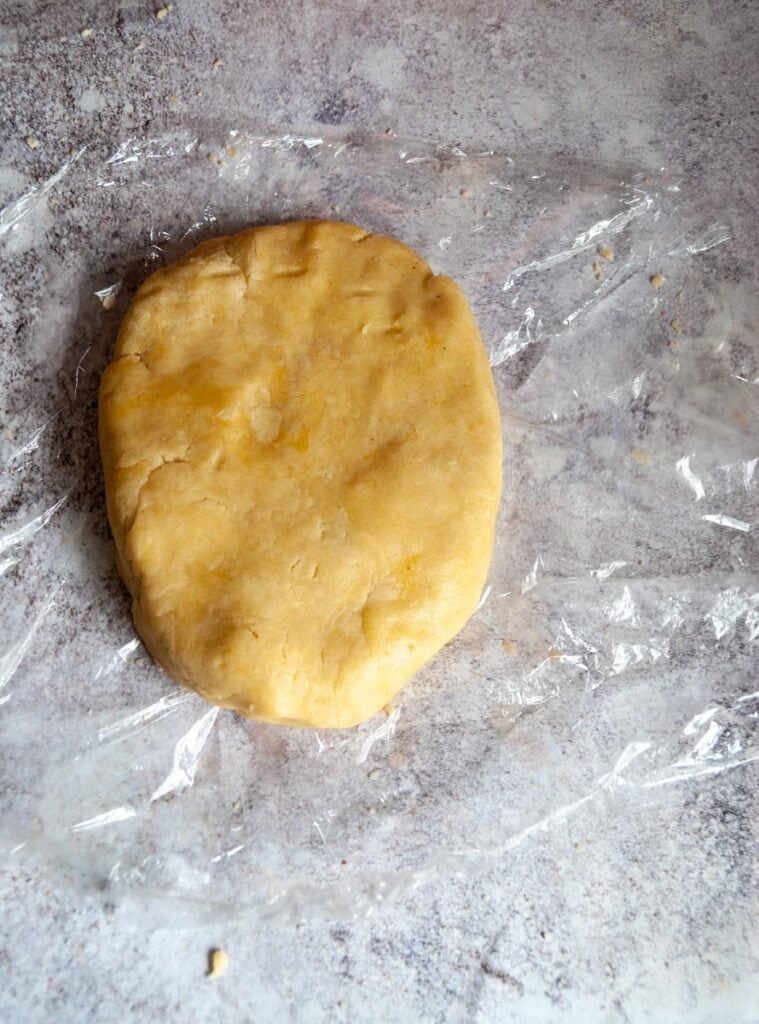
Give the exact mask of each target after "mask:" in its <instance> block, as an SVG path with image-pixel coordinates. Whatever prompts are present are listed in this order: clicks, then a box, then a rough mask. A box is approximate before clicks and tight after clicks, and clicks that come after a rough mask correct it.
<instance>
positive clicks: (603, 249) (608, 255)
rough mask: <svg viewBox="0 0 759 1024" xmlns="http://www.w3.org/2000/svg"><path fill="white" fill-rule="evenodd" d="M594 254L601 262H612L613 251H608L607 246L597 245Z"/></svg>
mask: <svg viewBox="0 0 759 1024" xmlns="http://www.w3.org/2000/svg"><path fill="white" fill-rule="evenodd" d="M596 252H597V253H598V255H599V256H600V257H601V259H602V260H607V262H609V263H612V262H613V260H614V250H613V249H610V248H609V246H608V245H599V247H598V248H597V249H596Z"/></svg>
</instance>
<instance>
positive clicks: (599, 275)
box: [593, 260, 604, 281]
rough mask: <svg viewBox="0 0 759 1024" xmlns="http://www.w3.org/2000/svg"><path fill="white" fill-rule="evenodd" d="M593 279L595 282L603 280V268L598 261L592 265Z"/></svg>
mask: <svg viewBox="0 0 759 1024" xmlns="http://www.w3.org/2000/svg"><path fill="white" fill-rule="evenodd" d="M593 277H595V279H596V281H603V279H604V268H603V266H602V265H601V264H600V263H599V262H598V260H596V261H595V262H594V264H593Z"/></svg>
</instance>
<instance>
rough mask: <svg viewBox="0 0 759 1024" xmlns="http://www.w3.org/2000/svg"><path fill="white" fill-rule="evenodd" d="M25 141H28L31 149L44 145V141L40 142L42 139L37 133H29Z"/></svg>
mask: <svg viewBox="0 0 759 1024" xmlns="http://www.w3.org/2000/svg"><path fill="white" fill-rule="evenodd" d="M24 141H25V142H26V144H27V146H28V147H29V149H39V148H40V146H41V145H42V143H41V142H40V140H39V139H38V138H37V136H36V135H27V137H26V139H25V140H24Z"/></svg>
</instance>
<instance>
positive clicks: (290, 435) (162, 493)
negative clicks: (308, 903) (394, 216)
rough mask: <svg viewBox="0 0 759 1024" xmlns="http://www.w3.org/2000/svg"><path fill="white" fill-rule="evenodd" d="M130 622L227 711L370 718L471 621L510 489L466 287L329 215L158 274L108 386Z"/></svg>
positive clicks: (239, 241)
mask: <svg viewBox="0 0 759 1024" xmlns="http://www.w3.org/2000/svg"><path fill="white" fill-rule="evenodd" d="M100 439H101V449H102V455H103V465H104V469H105V482H106V494H107V503H108V515H109V519H110V522H111V528H112V530H113V534H114V537H115V541H116V548H117V557H118V564H119V570H120V572H121V575H122V576H123V578H124V580H125V582H126V584H127V586H128V588H129V590H130V591H131V594H132V597H133V611H134V620H135V625H136V627H137V630H138V631H139V633H140V635H141V637H142V639H143V640H144V642H145V644H146V646H147V648H148V650H149V651H150V653H151V654H152V655H153V657H154V658H156V660H157V661H158V662H159V663H160V664H161V665H162V666H163V667H164V668H165V669H166V671H167V672H169V673H170V674H171V675H172V676H174V678H175V679H177V680H178V681H179V682H180V683H182V684H184V685H185V686H189V687H191V688H192V689H194V690H197V691H198V693H200V694H202V695H203V696H204V697H205V698H207V699H208V700H209V701H212V702H213V703H214V704H221V705H223V706H225V707H230V708H234V709H235V710H237V711H239V712H241V713H242V714H244V715H248V716H250V717H252V718H257V719H261V720H263V721H267V722H275V723H281V724H287V725H299V726H303V725H307V726H318V727H344V726H351V725H354V724H356V723H357V722H361V721H363V720H364V719H366V718H368V717H369V716H370V715H373V714H375V712H377V711H379V710H380V709H381V708H382V707H383V706H385V705H387V704H388V702H389V701H391V700H392V698H393V697H394V696H395V695H396V694H397V693H398V691H399V690H400V688H401V687H402V686H403V685H404V683H406V681H407V680H408V679H409V678H410V677H411V676H412V675H413V673H414V672H415V671H416V670H417V669H418V668H419V667H420V666H421V665H423V664H424V663H425V662H426V661H427V660H428V659H429V658H431V657H432V656H433V655H434V654H435V653H436V651H438V650H439V648H440V647H441V646H442V645H443V644H444V643H446V641H448V640H449V639H450V638H451V637H452V636H453V635H454V634H455V633H456V632H457V631H458V630H459V629H460V628H461V627H462V626H463V625H464V623H465V622H466V620H467V619H468V617H469V616H470V615H471V613H472V612H473V611H474V609H475V607H476V605H477V602H478V599H479V595H480V592H481V588H482V586H483V583H484V580H485V576H486V573H487V568H488V562H489V560H490V553H491V548H492V542H493V533H494V529H495V519H496V512H497V507H498V501H499V496H500V487H501V431H500V424H499V416H498V406H497V402H496V396H495V389H494V386H493V378H492V375H491V372H490V367H489V365H488V360H487V356H486V353H485V349H484V347H483V344H482V341H481V339H480V335H479V333H478V330H477V326H476V324H475V322H474V319H473V317H472V314H471V311H470V309H469V306H468V304H467V302H466V299H465V298H464V296H463V294H462V292H461V291H460V290H459V288H458V287H457V285H455V284H454V283H453V281H451V280H450V279H449V278H446V277H441V276H435V275H433V273H432V271H431V270H430V268H429V266H428V265H427V263H425V261H424V260H423V259H421V257H420V256H418V255H417V254H416V253H415V252H413V251H412V250H411V249H409V248H408V247H406V246H405V245H402V244H401V243H400V242H398V241H395V240H394V239H392V238H387V237H385V236H382V235H375V234H367V232H366V231H363V230H362V229H361V228H358V227H355V226H353V225H350V224H342V223H337V222H332V221H300V222H296V223H290V224H280V225H276V226H269V227H258V228H251V229H250V230H248V231H243V232H242V233H241V234H238V235H235V236H233V237H225V238H216V239H213V240H212V241H209V242H205V243H204V244H203V245H200V246H199V247H198V248H197V249H195V250H193V251H192V252H191V253H189V255H187V256H185V257H184V258H183V259H182V260H180V261H179V262H178V263H176V264H174V265H173V266H170V267H167V268H165V269H162V270H159V271H157V272H156V273H154V274H152V275H151V276H150V277H149V278H148V279H147V281H146V282H145V283H144V284H143V285H142V287H141V288H140V290H139V291H138V292H137V295H136V297H135V299H134V302H133V303H132V306H131V308H130V309H129V311H128V313H127V315H126V317H125V318H124V321H123V324H122V326H121V331H120V333H119V338H118V342H117V345H116V353H115V358H114V360H113V362H112V363H111V365H110V366H109V367H108V369H107V370H106V372H105V374H104V377H103V381H102V385H101V391H100Z"/></svg>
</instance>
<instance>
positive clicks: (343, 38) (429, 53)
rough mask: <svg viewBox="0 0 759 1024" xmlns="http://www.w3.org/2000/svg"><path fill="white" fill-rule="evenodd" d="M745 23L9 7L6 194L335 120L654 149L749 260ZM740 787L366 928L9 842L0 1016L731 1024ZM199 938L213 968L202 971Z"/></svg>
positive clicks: (596, 14)
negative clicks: (161, 895)
mask: <svg viewBox="0 0 759 1024" xmlns="http://www.w3.org/2000/svg"><path fill="white" fill-rule="evenodd" d="M169 8H170V9H169ZM164 10H165V16H164ZM159 15H160V16H159ZM755 30H756V10H755V8H754V5H753V4H751V3H750V2H735V3H728V4H726V3H724V2H716V0H674V2H672V3H669V4H666V5H662V4H659V3H654V2H651V0H646V2H642V3H637V4H633V3H611V4H606V5H598V4H597V3H590V2H586V0H580V2H577V3H572V4H565V3H555V2H550V0H534V2H523V3H512V2H505V3H494V2H484V3H480V4H468V5H467V4H463V5H462V4H460V3H458V2H449V0H442V2H421V3H417V4H415V5H413V6H409V5H407V6H406V7H404V5H402V4H400V3H398V2H387V3H373V4H347V3H345V2H343V0H339V2H335V3H332V4H316V3H309V4H301V3H293V2H288V0H285V2H282V3H262V4H258V5H253V4H250V5H242V4H237V3H226V2H221V3H217V4H213V5H205V4H200V3H194V2H190V0H177V2H176V3H174V4H173V5H167V7H166V8H162V7H161V5H160V4H156V5H151V4H146V3H142V2H139V0H134V2H123V3H121V4H94V3H88V4H79V5H51V4H45V3H34V2H30V3H27V4H12V3H8V2H6V3H0V68H1V69H2V74H0V118H2V127H3V131H2V135H1V136H0V139H1V141H0V202H2V203H4V202H5V201H6V200H7V199H9V198H11V197H13V196H16V195H18V194H20V193H21V192H23V191H24V189H25V188H26V187H28V185H30V184H32V183H35V182H38V181H41V180H43V179H45V178H47V177H48V176H49V175H50V174H52V173H53V172H54V171H55V170H56V169H57V168H58V167H59V166H60V165H61V163H62V162H63V161H64V160H65V159H66V157H67V156H68V155H69V154H70V153H71V152H72V151H73V150H74V149H76V148H77V147H78V146H80V145H81V144H82V143H84V142H90V141H93V140H94V141H105V142H108V141H113V142H117V141H119V140H122V139H124V138H125V137H127V136H129V135H146V134H151V133H157V132H161V131H164V130H166V129H170V128H172V127H181V126H182V125H183V124H184V123H187V122H189V121H192V122H198V121H201V122H207V123H213V122H214V121H219V122H221V123H223V124H225V125H235V124H240V125H245V124H269V125H275V126H276V125H287V126H293V127H295V128H309V129H310V128H313V127H318V126H319V125H330V126H338V127H340V128H342V129H358V130H365V131H372V132H386V131H392V132H395V133H396V134H397V135H399V136H404V137H411V138H421V139H431V140H433V141H443V142H448V143H459V144H461V145H464V146H468V145H477V146H486V147H492V148H495V149H499V150H504V151H515V152H517V151H518V152H536V153H537V152H541V153H548V154H553V155H555V154H566V155H567V156H568V157H577V158H579V159H582V160H585V161H598V162H599V163H601V164H602V163H605V162H608V163H612V164H613V163H616V162H618V161H620V160H621V161H627V162H628V163H631V164H633V165H635V166H640V167H641V168H643V169H650V170H651V171H657V170H658V169H659V168H661V167H667V168H668V169H669V170H670V171H671V172H672V174H673V175H674V176H675V177H677V176H679V175H682V177H683V178H685V179H687V180H688V182H689V183H690V185H691V187H692V188H693V189H695V190H698V189H701V188H703V189H704V190H709V191H710V192H712V193H714V192H722V193H724V195H725V203H726V205H730V206H731V207H734V208H737V209H740V210H741V211H743V217H742V219H741V223H740V224H739V226H738V243H739V251H742V252H743V253H744V256H745V258H746V259H747V260H752V259H755V255H756V250H755V236H756V205H757V204H756V200H757V185H756V162H757V145H756V138H757V137H756V125H755V120H754V118H753V115H752V110H751V105H752V102H753V97H754V96H755V94H756V86H757V75H756V69H755V63H756V62H755V45H754V39H755V35H754V32H755ZM741 233H743V237H742V238H741ZM741 247H742V250H741ZM755 571H756V566H755V565H754V572H755ZM755 784H756V771H755V766H754V765H747V766H744V767H739V768H736V769H735V770H733V771H730V772H725V773H722V774H719V775H716V776H714V777H713V778H704V779H701V780H698V781H695V782H694V781H691V782H687V783H683V784H682V785H679V786H672V787H665V788H664V789H662V790H661V791H659V792H658V793H657V799H656V800H653V799H648V798H644V797H641V796H640V795H638V796H633V795H631V796H630V797H629V799H624V800H621V801H620V802H619V803H618V804H615V806H614V807H613V808H612V809H610V811H609V814H608V815H607V816H606V817H605V818H604V829H603V835H599V831H598V819H597V817H595V816H594V815H592V814H590V813H586V812H585V811H582V810H581V811H580V812H579V813H578V814H577V815H575V816H573V817H572V818H571V820H569V821H568V822H567V823H566V825H564V826H563V827H562V828H561V829H556V830H549V831H546V832H545V833H540V834H538V835H536V836H535V837H534V838H532V839H531V840H530V841H529V842H526V843H524V844H521V845H519V846H518V847H516V848H515V849H514V850H512V851H511V852H510V854H509V856H508V858H507V859H504V860H503V862H502V863H496V864H492V865H491V866H490V867H489V868H488V869H487V870H486V871H483V872H481V873H479V874H476V875H470V874H467V875H464V874H462V875H461V876H457V875H455V874H453V875H449V876H448V877H447V878H446V879H445V880H444V881H441V882H440V884H436V885H432V886H426V887H422V888H420V889H418V890H417V891H412V892H410V893H409V894H408V895H407V896H406V897H404V899H403V900H401V901H398V902H395V903H391V904H389V905H388V906H386V907H381V906H380V907H378V908H377V909H375V911H374V913H373V915H372V916H370V917H369V918H368V919H367V918H362V919H360V920H357V921H351V920H348V921H346V920H329V919H327V918H324V919H321V920H309V921H304V922H302V923H300V924H288V923H287V922H283V921H270V920H267V919H265V918H263V917H252V918H251V917H248V918H245V919H244V920H241V921H238V922H234V921H233V922H230V923H227V924H224V925H221V924H219V923H218V922H217V923H215V924H202V923H201V924H194V925H193V926H191V927H190V926H181V925H177V926H176V927H161V928H150V929H147V930H146V929H145V928H144V927H139V926H136V925H135V923H134V920H133V918H132V917H131V916H130V914H129V913H128V912H127V910H126V908H124V907H122V906H119V905H111V904H109V903H107V902H105V903H104V901H103V900H101V899H98V898H96V897H94V896H92V895H90V894H82V893H80V892H78V891H75V890H72V889H71V888H67V887H65V886H59V885H56V884H55V881H54V879H52V878H51V877H50V876H49V875H48V874H47V873H46V872H44V871H43V870H41V869H38V868H36V867H35V866H34V864H32V863H28V862H25V861H23V860H13V861H9V862H8V863H7V864H6V865H5V866H4V876H5V900H4V915H3V916H4V928H3V935H2V947H0V957H2V961H3V964H4V967H5V978H6V981H5V984H4V986H3V990H2V992H0V1016H2V1019H3V1020H4V1021H7V1022H9V1024H10V1022H16V1021H18V1022H22V1021H23V1022H31V1021H36V1020H39V1021H42V1020H55V1021H57V1022H61V1024H65V1022H77V1024H84V1022H90V1021H92V1022H101V1021H103V1022H106V1021H107V1022H110V1021H122V1020H129V1021H146V1022H148V1024H150V1022H153V1021H159V1020H168V1021H175V1020H176V1021H183V1020H193V1021H196V1022H197V1024H203V1022H206V1021H207V1022H209V1024H210V1022H212V1021H213V1022H214V1024H222V1022H227V1021H229V1022H240V1021H251V1022H259V1021H260V1022H273V1024H275V1022H280V1021H282V1022H285V1021H287V1022H293V1024H296V1022H297V1024H301V1022H310V1021H313V1022H319V1021H346V1022H351V1024H354V1022H357V1024H362V1022H366V1024H370V1022H374V1021H377V1020H381V1019H384V1018H385V1017H386V1016H387V1015H391V1016H392V1017H394V1018H395V1019H396V1020H398V1021H404V1022H405V1021H409V1022H446V1024H447V1022H462V1024H463V1022H470V1021H481V1022H498V1024H508V1022H510V1021H514V1022H520V1024H521V1022H526V1024H539V1022H540V1024H542V1022H554V1021H556V1022H564V1021H583V1022H584V1021H604V1022H609V1024H611V1022H614V1024H616V1022H624V1024H627V1022H632V1024H637V1022H639V1021H640V1022H643V1021H646V1022H649V1021H650V1022H657V1024H659V1022H661V1024H664V1022H670V1021H675V1020H677V1021H682V1022H688V1024H721V1022H723V1021H728V1020H729V1021H731V1022H733V1024H749V1022H751V1021H757V1020H759V1015H758V1014H757V1011H756V1000H755V998H754V999H753V1002H752V999H751V995H750V994H751V992H752V989H755V987H756V983H757V959H756V958H757V954H758V953H759V950H757V948H756V945H755V944H754V946H753V947H752V945H751V941H750V932H751V928H750V923H751V915H752V905H753V902H754V897H753V896H752V892H755V884H754V880H753V879H752V874H751V853H752V846H753V848H754V849H755V844H756V832H755V828H756V826H755V821H756V816H755V814H754V815H753V817H752V810H751V808H752V801H753V802H754V806H755V799H756V798H755ZM214 946H221V947H223V948H224V949H225V950H226V951H227V952H228V954H229V957H230V966H229V969H228V971H227V973H226V974H225V975H224V976H223V977H222V978H220V979H218V980H214V981H208V980H206V979H205V978H204V971H205V967H206V954H207V951H208V949H209V948H211V947H214Z"/></svg>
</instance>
